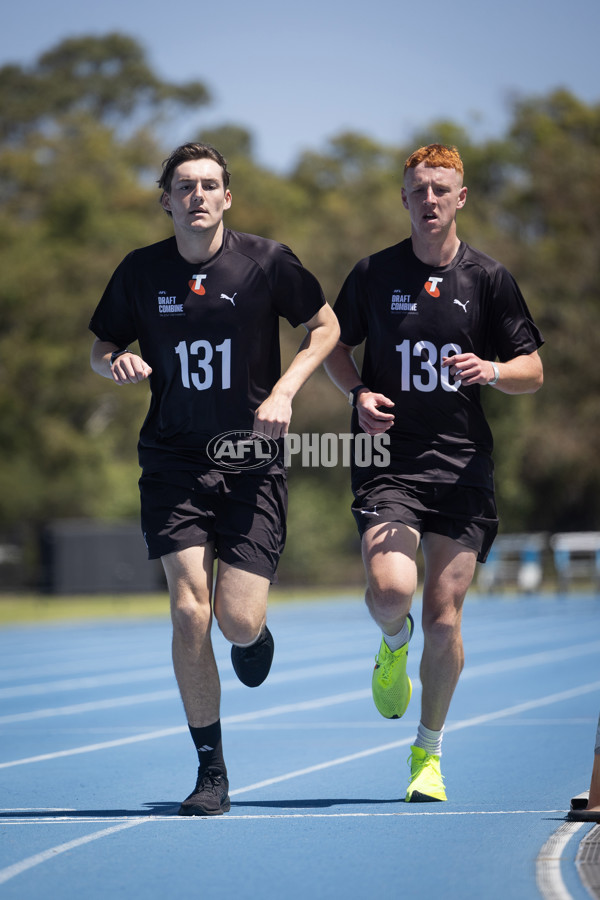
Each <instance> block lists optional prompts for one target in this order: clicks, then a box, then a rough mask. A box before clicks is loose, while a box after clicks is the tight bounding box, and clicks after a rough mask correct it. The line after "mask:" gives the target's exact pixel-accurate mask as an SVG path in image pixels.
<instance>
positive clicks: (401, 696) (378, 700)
mask: <svg viewBox="0 0 600 900" xmlns="http://www.w3.org/2000/svg"><path fill="white" fill-rule="evenodd" d="M406 621H407V622H408V628H409V631H410V636H409V638H408V640H409V641H410V638H411V637H412V634H413V630H414V626H415V623H414V622H413V617H412V616H411V615H410V613H409V614H408V617H407V620H406ZM407 656H408V641H407V642H406V644H403V645H402V647H400V649H399V650H394V651H392V650H390V648H389V647H388V645H387V644H386V642H385V640H384V638H382V639H381V647H380V648H379V653H378V654H377V656H376V657H375V668H374V669H373V679H372V681H371V688H372V691H373V700H374V701H375V706H376V707H377V709H378V710H379V712H380V713H381V715H382V716H385V718H386V719H399V718H401V716H403V715H404V713H405V712H406V710H407V708H408V704H409V703H410V698H411V695H412V683H411V680H410V678H409V677H408V675H407V674H406V657H407Z"/></svg>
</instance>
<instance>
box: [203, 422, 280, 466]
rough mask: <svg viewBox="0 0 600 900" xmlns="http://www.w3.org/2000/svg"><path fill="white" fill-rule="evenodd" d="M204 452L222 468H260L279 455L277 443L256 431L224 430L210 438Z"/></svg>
mask: <svg viewBox="0 0 600 900" xmlns="http://www.w3.org/2000/svg"><path fill="white" fill-rule="evenodd" d="M206 453H207V455H208V457H209V459H210V460H212V462H213V463H215V465H217V466H219V467H220V468H223V469H238V470H240V469H243V470H244V471H248V470H250V469H260V468H262V467H263V466H268V465H269V463H272V462H273V461H274V460H276V459H277V457H278V456H279V444H278V443H277V441H276V440H274V439H273V438H270V437H267V435H266V434H261V433H260V432H258V431H225V432H224V433H223V434H218V435H216V437H214V438H211V440H210V441H209V442H208V445H207V447H206Z"/></svg>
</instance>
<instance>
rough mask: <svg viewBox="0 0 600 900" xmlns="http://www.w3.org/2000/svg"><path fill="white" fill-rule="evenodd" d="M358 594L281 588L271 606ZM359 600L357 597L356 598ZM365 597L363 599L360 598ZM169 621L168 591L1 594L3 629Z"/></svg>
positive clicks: (273, 591)
mask: <svg viewBox="0 0 600 900" xmlns="http://www.w3.org/2000/svg"><path fill="white" fill-rule="evenodd" d="M355 594H357V591H356V588H352V589H348V590H344V589H343V588H340V589H339V590H332V589H331V588H320V589H319V588H297V589H296V588H280V587H275V588H272V589H271V593H270V596H269V603H270V604H273V603H281V602H289V601H291V602H293V601H294V600H302V601H307V600H322V599H323V598H324V597H327V598H328V599H331V600H334V599H335V598H336V597H341V596H344V597H348V596H349V595H352V596H354V595H355ZM357 596H358V594H357ZM361 596H362V595H361ZM153 617H157V618H168V617H169V597H168V594H167V591H166V590H165V591H164V593H156V594H107V595H104V594H84V595H77V596H75V595H73V596H68V597H65V596H59V595H54V594H0V627H2V626H5V625H23V624H37V623H39V622H68V621H81V620H86V619H114V618H143V619H147V618H153Z"/></svg>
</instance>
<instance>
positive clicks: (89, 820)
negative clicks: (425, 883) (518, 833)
mask: <svg viewBox="0 0 600 900" xmlns="http://www.w3.org/2000/svg"><path fill="white" fill-rule="evenodd" d="M385 802H386V803H389V800H386V801H385ZM397 802H398V805H399V806H402V805H403V806H406V809H402V810H401V811H399V812H348V813H338V812H331V813H315V812H306V813H276V812H273V813H248V814H244V815H235V814H233V815H232V814H231V813H228V814H227V815H226V816H192V817H191V818H193V819H211V820H213V819H219V821H225V822H230V821H231V820H232V819H233V820H236V819H353V818H363V819H372V818H383V817H386V816H413V817H415V816H421V817H422V816H454V817H459V818H460V817H465V816H549V815H561V816H564V814H565V810H564V809H494V810H477V809H471V810H462V811H460V810H455V811H452V812H448V811H443V810H439V811H436V812H428V811H426V810H418V811H415V809H414V807H411V805H410V804H408V803H404V801H403V800H398V801H397ZM373 803H374V804H377V801H376V800H374V801H373ZM173 808H174V809H175V808H176V807H173ZM6 811H7V812H11V810H6ZM141 818H142V817H141V816H139V815H135V816H93V817H92V816H88V817H86V816H79V817H77V816H51V817H50V818H46V817H44V818H39V819H36V818H31V819H25V820H23V819H19V818H17V817H15V818H14V819H11V818H7V819H4V818H3V819H2V827H3V828H4V827H5V826H8V825H20V826H22V825H75V824H78V825H81V824H83V825H90V824H96V825H97V824H98V823H99V822H115V821H118V822H132V823H136V824H138V823H139V822H140V820H141ZM144 821H147V822H161V823H163V822H177V823H180V822H189V821H190V817H188V816H177V815H174V814H169V815H166V814H163V815H162V816H156V815H151V816H144Z"/></svg>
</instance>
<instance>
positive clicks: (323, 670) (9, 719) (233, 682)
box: [0, 641, 600, 725]
mask: <svg viewBox="0 0 600 900" xmlns="http://www.w3.org/2000/svg"><path fill="white" fill-rule="evenodd" d="M598 651H600V641H593V642H591V643H589V644H581V645H579V646H574V647H564V648H562V649H561V650H556V651H554V650H553V651H547V652H546V651H545V652H543V653H533V654H529V655H527V656H519V657H513V658H512V659H502V660H499V661H498V662H494V663H484V664H482V665H480V666H472V667H471V668H466V669H465V671H464V672H463V673H462V675H461V682H462V681H465V680H466V679H471V678H479V677H481V676H486V675H495V674H498V673H500V672H507V671H514V670H519V669H524V668H528V667H530V666H538V665H544V664H546V663H548V662H552V663H553V664H554V663H556V662H566V661H568V660H570V659H573V658H579V657H580V656H582V655H584V654H585V653H596V652H598ZM371 663H372V661H371V658H370V657H369V659H364V658H359V659H356V660H353V661H349V662H346V663H343V664H342V663H339V662H336V663H329V664H327V665H320V666H311V667H310V668H308V669H307V668H300V669H290V670H288V671H287V672H279V673H277V672H276V673H273V674H271V676H270V678H269V684H270V685H272V684H285V683H287V682H290V681H300V680H303V679H309V678H321V677H322V678H326V677H327V676H329V675H341V674H346V673H349V672H357V671H361V672H362V671H368V670H369V668H370V666H371ZM149 673H151V675H149ZM149 677H151V678H154V679H157V678H167V679H168V680H169V681H172V680H173V671H172V669H171V668H156V669H144V670H139V672H125V673H124V672H116V673H113V674H112V675H108V676H98V677H96V676H94V677H92V678H82V679H73V680H71V679H69V680H63V681H55V682H46V683H45V684H32V685H24V686H21V687H18V688H5V689H3V690H0V699H2V698H4V699H11V698H14V697H24V696H33V695H35V694H44V693H50V692H51V691H53V690H58V691H60V690H65V691H66V690H75V689H79V688H92V687H108V686H110V685H117V684H125V683H127V682H131V681H145V680H148V679H149ZM242 687H243V685H242V684H241V683H240V682H239V681H238V680H237V679H236V678H226V679H223V681H222V683H221V688H222V690H223V691H232V690H239V689H241V688H242ZM178 697H179V693H178V691H177V688H171V689H169V690H164V691H154V692H150V693H148V694H132V695H130V696H127V697H116V698H114V699H105V700H96V701H89V702H87V703H78V704H70V705H68V706H58V707H48V708H43V709H35V710H32V711H30V712H23V713H13V714H7V715H5V716H0V725H9V724H13V723H15V722H28V721H35V720H36V719H47V718H54V717H55V716H72V715H78V714H81V713H86V712H94V711H95V710H102V709H112V708H113V707H114V708H118V707H122V706H135V705H137V704H138V703H152V702H159V701H162V700H168V699H173V698H178Z"/></svg>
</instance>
